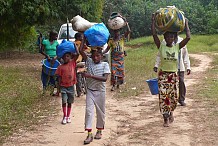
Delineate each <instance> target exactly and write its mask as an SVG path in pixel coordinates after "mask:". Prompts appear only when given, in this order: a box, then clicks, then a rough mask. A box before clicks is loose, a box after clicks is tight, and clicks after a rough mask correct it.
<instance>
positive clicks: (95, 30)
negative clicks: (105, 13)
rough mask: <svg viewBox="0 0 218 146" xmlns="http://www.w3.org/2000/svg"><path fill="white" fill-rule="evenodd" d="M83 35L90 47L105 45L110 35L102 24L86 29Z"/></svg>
mask: <svg viewBox="0 0 218 146" xmlns="http://www.w3.org/2000/svg"><path fill="white" fill-rule="evenodd" d="M84 35H85V37H86V39H87V40H88V42H89V44H90V45H91V46H92V47H102V46H104V45H105V44H106V43H107V41H108V38H109V36H110V33H109V31H108V29H107V27H106V26H105V25H104V23H98V24H95V25H93V26H92V27H90V28H89V29H87V30H86V31H85V32H84Z"/></svg>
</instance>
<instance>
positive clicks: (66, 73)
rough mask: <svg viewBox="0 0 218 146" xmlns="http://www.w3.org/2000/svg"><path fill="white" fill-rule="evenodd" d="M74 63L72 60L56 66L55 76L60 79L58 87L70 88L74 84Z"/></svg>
mask: <svg viewBox="0 0 218 146" xmlns="http://www.w3.org/2000/svg"><path fill="white" fill-rule="evenodd" d="M75 68H76V61H75V60H72V61H70V62H68V63H67V64H62V65H60V66H58V69H57V70H56V72H55V74H56V75H58V76H59V77H60V78H61V82H60V86H62V87H70V86H73V85H74V84H76V69H75Z"/></svg>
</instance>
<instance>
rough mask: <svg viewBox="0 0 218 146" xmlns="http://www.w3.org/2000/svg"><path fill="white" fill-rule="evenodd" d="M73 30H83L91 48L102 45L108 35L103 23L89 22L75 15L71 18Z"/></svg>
mask: <svg viewBox="0 0 218 146" xmlns="http://www.w3.org/2000/svg"><path fill="white" fill-rule="evenodd" d="M71 23H72V27H73V30H76V31H79V32H84V35H85V37H86V39H87V40H88V43H89V45H90V47H91V48H95V47H102V46H104V45H105V44H106V43H107V41H108V39H109V36H110V33H109V30H108V29H107V27H106V26H105V25H104V23H91V22H89V21H88V20H86V19H84V18H82V17H81V16H79V15H77V16H75V17H73V19H72V20H71Z"/></svg>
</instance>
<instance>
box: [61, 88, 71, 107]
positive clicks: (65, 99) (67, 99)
mask: <svg viewBox="0 0 218 146" xmlns="http://www.w3.org/2000/svg"><path fill="white" fill-rule="evenodd" d="M61 96H62V104H63V103H73V102H74V86H70V87H61Z"/></svg>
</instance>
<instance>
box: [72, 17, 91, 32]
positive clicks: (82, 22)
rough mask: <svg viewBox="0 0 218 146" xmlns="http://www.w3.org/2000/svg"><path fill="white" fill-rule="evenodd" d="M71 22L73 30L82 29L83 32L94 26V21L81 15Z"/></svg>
mask: <svg viewBox="0 0 218 146" xmlns="http://www.w3.org/2000/svg"><path fill="white" fill-rule="evenodd" d="M71 23H72V27H73V30H76V31H81V32H83V31H85V30H87V29H88V28H90V27H91V26H92V23H90V22H89V21H88V20H86V19H84V18H82V17H81V16H79V15H77V16H75V17H73V19H72V20H71Z"/></svg>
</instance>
